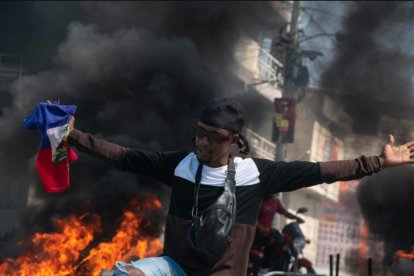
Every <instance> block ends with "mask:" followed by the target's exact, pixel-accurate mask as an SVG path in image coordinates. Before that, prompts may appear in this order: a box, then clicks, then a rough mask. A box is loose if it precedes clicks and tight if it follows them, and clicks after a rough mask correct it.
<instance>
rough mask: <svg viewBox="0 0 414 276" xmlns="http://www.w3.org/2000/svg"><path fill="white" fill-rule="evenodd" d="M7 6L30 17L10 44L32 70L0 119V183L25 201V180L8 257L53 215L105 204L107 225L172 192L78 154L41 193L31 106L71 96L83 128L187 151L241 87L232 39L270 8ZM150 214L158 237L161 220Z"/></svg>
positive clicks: (135, 143) (129, 143)
mask: <svg viewBox="0 0 414 276" xmlns="http://www.w3.org/2000/svg"><path fill="white" fill-rule="evenodd" d="M0 5H5V7H7V9H9V11H10V12H11V14H13V15H14V16H11V15H8V16H6V17H5V18H3V19H2V21H3V20H4V21H10V22H14V20H17V19H16V18H18V19H20V20H22V22H23V23H19V24H20V25H19V24H17V23H16V24H17V25H18V26H16V27H15V28H14V29H13V26H12V27H11V28H10V30H9V31H8V32H7V33H8V34H13V31H14V32H15V34H14V36H10V37H11V40H10V41H9V42H8V43H7V49H6V50H5V51H11V50H13V49H15V50H16V51H20V54H24V55H25V56H27V57H26V58H25V61H26V63H25V65H26V68H27V69H28V70H29V72H27V74H26V75H25V76H24V78H23V80H22V82H21V83H18V82H16V83H14V85H13V87H12V91H11V92H12V96H13V104H12V106H10V107H9V108H6V109H4V110H3V114H2V116H1V117H0V127H1V129H2V135H1V136H0V162H1V164H2V166H0V173H1V175H2V179H1V181H0V185H1V186H2V187H3V190H7V189H13V190H14V192H13V193H12V192H8V193H5V194H6V195H9V194H14V195H15V196H16V197H18V198H19V200H20V201H23V202H24V201H25V200H26V198H27V193H26V192H25V191H27V190H28V187H29V203H28V204H29V209H27V210H25V219H24V221H23V222H22V225H21V227H20V228H19V231H18V233H16V234H15V235H13V236H12V237H9V238H8V239H9V240H10V241H13V242H10V243H7V244H6V245H4V246H2V247H1V248H2V250H1V251H2V252H1V254H2V255H3V256H4V255H6V256H11V255H13V253H15V252H14V249H13V248H12V247H13V245H14V242H15V241H16V240H18V239H19V238H21V237H23V236H26V235H27V234H30V233H33V232H35V231H48V230H50V227H51V226H50V225H51V223H50V222H51V218H53V217H54V216H55V215H60V216H62V215H67V214H73V213H84V212H91V213H92V212H98V213H99V214H101V215H102V216H103V220H104V223H105V221H106V224H107V227H108V228H106V229H109V231H108V232H111V230H113V229H114V228H115V226H114V225H113V221H114V220H113V218H117V217H119V215H120V214H121V212H122V208H123V207H125V206H127V205H128V201H129V200H130V199H131V198H133V197H136V198H139V199H143V198H145V197H146V193H147V192H151V193H155V194H158V195H159V196H160V198H161V200H162V202H163V203H164V205H167V206H168V192H169V191H168V189H167V188H166V187H164V186H163V185H161V184H160V183H157V182H154V181H153V180H151V179H146V178H143V177H139V176H136V175H132V174H129V173H123V172H118V171H116V170H113V169H110V168H108V167H107V166H106V165H104V164H101V163H99V162H97V161H94V160H92V159H91V158H89V157H87V156H85V155H83V154H81V155H80V159H79V160H78V161H76V162H75V163H74V164H73V165H72V166H71V188H70V189H69V190H68V191H65V192H64V193H59V194H44V193H43V191H42V186H41V183H40V182H39V179H38V177H37V175H36V172H35V170H34V166H33V162H34V155H35V152H36V149H37V146H38V144H39V142H40V138H39V137H40V136H39V134H38V133H37V132H35V131H31V132H29V131H27V130H24V129H23V127H22V121H23V119H24V117H25V116H27V115H29V114H30V113H31V112H32V110H33V108H34V106H35V105H36V104H38V103H39V102H41V101H45V100H48V99H49V100H58V99H59V100H60V101H61V103H62V104H76V105H77V106H78V111H77V113H76V127H77V128H78V129H80V130H84V131H87V132H91V133H92V134H94V135H95V136H97V137H101V138H104V139H107V140H109V141H112V142H115V143H119V144H122V145H124V146H126V147H131V148H141V149H143V148H145V149H148V150H191V148H192V144H191V139H190V137H189V134H190V129H191V126H192V125H193V124H194V123H196V121H197V118H198V116H199V114H200V112H201V110H202V108H203V107H204V105H205V104H206V102H207V101H208V100H210V99H213V98H215V97H217V96H224V95H237V94H238V93H240V92H242V91H241V88H242V86H241V84H240V82H239V81H237V80H236V78H235V77H234V75H233V73H232V68H233V65H234V60H233V51H234V46H235V45H236V43H237V42H238V40H239V38H240V37H241V36H242V35H243V36H250V35H252V34H253V33H255V31H256V30H258V29H259V28H261V27H262V25H261V24H263V23H264V22H263V21H265V20H266V18H269V13H273V12H274V11H271V9H270V6H269V3H267V2H242V3H237V2H235V3H233V2H62V3H58V4H54V3H52V2H30V3H25V4H22V6H21V7H20V4H19V5H16V4H13V3H11V2H5V3H4V4H0ZM64 7H65V8H64ZM0 10H1V9H0ZM65 11H67V12H65ZM21 38H23V41H24V42H25V43H23V44H22V45H20V43H21V41H22V40H21ZM13 46H17V48H13ZM13 53H15V54H16V52H13ZM17 54H18V53H17ZM5 200H7V199H6V198H5ZM154 220H156V222H159V223H155V224H156V225H158V228H159V229H155V230H154V233H155V234H159V232H160V228H161V227H162V224H163V223H162V217H157V218H154ZM108 235H109V234H108ZM16 254H17V253H16Z"/></svg>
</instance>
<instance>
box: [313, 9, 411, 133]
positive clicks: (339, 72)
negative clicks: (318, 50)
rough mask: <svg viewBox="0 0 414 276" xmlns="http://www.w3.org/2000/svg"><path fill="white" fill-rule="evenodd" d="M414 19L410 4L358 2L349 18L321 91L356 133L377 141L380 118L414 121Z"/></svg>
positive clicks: (347, 17) (343, 27)
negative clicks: (347, 115)
mask: <svg viewBox="0 0 414 276" xmlns="http://www.w3.org/2000/svg"><path fill="white" fill-rule="evenodd" d="M413 13H414V6H413V4H412V3H411V2H403V1H397V2H360V1H358V2H355V3H354V4H353V6H352V8H351V9H350V11H349V14H347V15H346V16H345V18H344V21H343V25H342V28H341V30H340V34H341V40H340V41H338V42H337V44H336V45H337V46H336V49H335V56H334V60H333V61H332V63H331V64H330V66H329V67H328V68H327V69H326V70H325V71H324V73H323V75H322V78H321V86H322V87H324V88H326V89H327V90H329V91H330V92H331V93H333V94H334V95H335V96H336V97H337V99H338V100H340V101H341V103H343V104H344V106H345V108H346V109H347V111H348V112H349V113H350V115H351V116H353V118H354V119H356V120H354V131H355V132H359V133H364V134H373V135H376V134H377V132H378V123H379V119H380V117H381V116H388V117H393V118H411V117H412V116H413V112H412V105H413V103H414V97H413V92H412V91H413V79H412V73H413V71H414V57H413V52H412V47H411V45H412V43H413V41H414V38H413V36H412V33H411V29H410V26H412V24H413V19H414V17H413V16H412V15H413ZM388 131H389V130H388ZM401 138H402V139H403V140H404V138H408V137H401Z"/></svg>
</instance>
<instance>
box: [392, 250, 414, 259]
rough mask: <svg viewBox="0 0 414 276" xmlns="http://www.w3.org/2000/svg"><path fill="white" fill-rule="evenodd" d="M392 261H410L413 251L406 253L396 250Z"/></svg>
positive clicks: (413, 256) (413, 255)
mask: <svg viewBox="0 0 414 276" xmlns="http://www.w3.org/2000/svg"><path fill="white" fill-rule="evenodd" d="M394 259H395V260H396V261H399V260H400V259H411V260H414V251H411V252H407V251H405V250H398V251H396V252H395V253H394Z"/></svg>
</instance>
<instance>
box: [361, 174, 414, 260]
mask: <svg viewBox="0 0 414 276" xmlns="http://www.w3.org/2000/svg"><path fill="white" fill-rule="evenodd" d="M413 173H414V169H413V168H412V167H408V166H406V167H399V168H393V169H388V170H385V171H383V172H381V173H379V174H377V175H374V176H371V177H367V178H364V179H363V180H362V181H361V183H360V185H359V186H358V190H357V198H358V203H359V205H360V207H361V211H362V214H363V216H364V219H365V221H366V222H367V224H368V227H369V230H370V232H371V233H372V234H376V235H378V236H379V237H380V238H381V239H382V240H383V241H384V248H385V250H386V256H385V257H386V261H387V262H390V261H392V259H391V258H392V254H393V253H394V252H395V251H396V250H401V249H409V248H410V247H411V246H413V245H414V236H413V233H414V221H413V220H412V219H411V217H412V213H413V211H414V200H413V199H414V179H413V177H412V175H413Z"/></svg>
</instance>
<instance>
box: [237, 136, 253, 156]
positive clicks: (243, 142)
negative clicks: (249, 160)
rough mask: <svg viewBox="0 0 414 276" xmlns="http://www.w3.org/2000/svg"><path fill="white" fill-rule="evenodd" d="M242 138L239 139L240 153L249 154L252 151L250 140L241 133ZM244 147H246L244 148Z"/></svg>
mask: <svg viewBox="0 0 414 276" xmlns="http://www.w3.org/2000/svg"><path fill="white" fill-rule="evenodd" d="M239 136H240V139H239V141H237V146H238V147H239V149H240V153H241V154H244V155H248V154H249V152H250V146H249V142H248V141H247V139H246V137H245V136H244V135H243V134H241V133H239ZM243 148H244V149H243Z"/></svg>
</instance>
